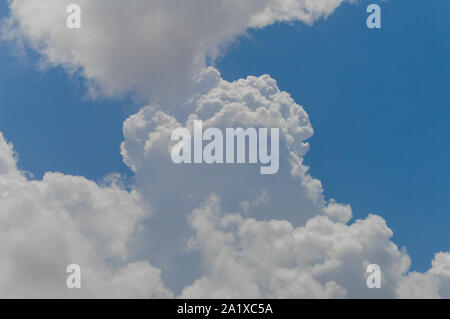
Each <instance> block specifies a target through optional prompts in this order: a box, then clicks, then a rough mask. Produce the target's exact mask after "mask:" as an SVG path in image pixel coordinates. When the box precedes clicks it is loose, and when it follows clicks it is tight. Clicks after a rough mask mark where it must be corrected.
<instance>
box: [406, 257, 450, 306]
mask: <svg viewBox="0 0 450 319" xmlns="http://www.w3.org/2000/svg"><path fill="white" fill-rule="evenodd" d="M431 265H432V267H431V269H430V270H428V271H427V272H426V273H419V272H411V273H409V274H408V276H407V277H406V278H405V280H404V281H403V282H402V283H401V285H400V287H399V288H398V296H399V297H400V298H447V299H448V298H450V253H449V252H447V253H444V252H441V253H438V254H436V256H435V258H434V260H433V261H432V263H431Z"/></svg>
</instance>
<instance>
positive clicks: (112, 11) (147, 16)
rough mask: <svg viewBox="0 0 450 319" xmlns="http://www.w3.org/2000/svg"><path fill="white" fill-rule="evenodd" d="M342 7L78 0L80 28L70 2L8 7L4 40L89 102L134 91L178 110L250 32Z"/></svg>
mask: <svg viewBox="0 0 450 319" xmlns="http://www.w3.org/2000/svg"><path fill="white" fill-rule="evenodd" d="M344 1H345V0H314V1H310V0H294V1H293V0H247V1H238V0H220V1H209V0H193V1H177V0H151V1H148V0H132V1H122V0H78V1H77V4H79V5H80V6H81V8H82V28H81V29H77V30H71V29H68V28H67V27H66V19H67V16H68V14H67V13H66V8H67V6H68V5H69V4H70V3H72V2H73V1H70V0H9V3H10V5H9V6H10V9H11V14H10V16H9V18H8V19H7V20H5V21H4V22H3V28H2V29H3V32H2V33H3V37H4V38H7V39H10V40H13V41H14V42H16V43H19V44H21V45H23V46H24V47H26V46H29V47H31V48H32V49H34V50H35V51H37V52H38V53H39V54H40V55H41V57H42V62H43V63H44V64H47V65H50V66H62V67H64V68H65V69H66V70H68V71H69V72H70V73H73V72H79V74H81V75H82V76H83V77H84V78H85V79H86V80H87V82H88V87H89V90H90V92H91V94H92V95H93V96H96V95H98V94H102V95H107V96H117V95H122V94H125V93H128V92H129V91H132V90H135V91H136V92H137V94H138V95H139V96H140V97H142V98H146V99H147V98H150V97H151V98H153V99H154V100H157V101H161V100H164V101H167V100H171V101H176V103H179V102H180V101H182V100H183V98H184V97H185V96H186V94H187V95H189V92H190V91H191V89H192V86H194V85H195V84H194V83H195V78H196V77H197V75H198V73H200V72H201V70H202V69H203V68H204V67H205V65H206V60H207V58H208V57H209V58H212V59H214V58H215V57H217V56H218V55H219V54H220V49H221V48H223V47H225V46H226V45H227V44H229V43H230V42H231V41H232V40H234V39H235V38H236V37H237V36H239V35H242V34H245V32H246V30H247V28H249V27H264V26H267V25H269V24H272V23H274V22H283V21H286V22H289V21H294V20H295V21H303V22H305V23H309V24H310V23H312V22H313V21H315V20H317V19H319V18H322V17H327V16H328V15H329V14H331V13H332V12H333V11H334V10H335V9H336V8H337V7H338V6H339V5H340V4H341V3H342V2H344Z"/></svg>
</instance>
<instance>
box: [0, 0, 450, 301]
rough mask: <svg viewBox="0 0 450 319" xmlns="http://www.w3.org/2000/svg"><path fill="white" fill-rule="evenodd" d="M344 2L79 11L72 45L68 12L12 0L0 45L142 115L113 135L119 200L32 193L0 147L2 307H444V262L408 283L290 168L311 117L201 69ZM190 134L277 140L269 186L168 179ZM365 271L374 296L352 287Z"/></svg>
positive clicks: (70, 185) (60, 3) (233, 0)
mask: <svg viewBox="0 0 450 319" xmlns="http://www.w3.org/2000/svg"><path fill="white" fill-rule="evenodd" d="M343 2H345V1H343V0H317V1H308V0H249V1H237V0H222V1H207V0H194V1H189V2H188V1H181V2H180V1H175V0H153V1H146V0H133V1H126V2H125V1H120V0H96V1H93V0H79V1H78V4H79V5H80V6H81V8H82V14H83V23H82V28H81V29H80V30H70V29H67V28H66V26H65V19H66V10H65V9H66V7H67V5H68V4H69V3H71V1H66V0H11V1H9V6H10V10H11V12H10V16H9V17H8V18H6V19H5V20H3V22H2V38H3V39H6V40H8V41H12V42H13V43H15V44H18V45H19V47H20V46H23V47H29V48H31V49H33V50H35V51H36V52H37V53H39V56H40V57H41V65H43V66H51V67H63V68H64V69H65V70H67V71H68V72H69V73H70V74H78V75H79V76H80V77H81V78H82V79H84V81H86V84H87V88H88V89H89V91H90V93H91V95H92V96H93V97H95V96H108V97H117V96H121V95H123V94H127V93H130V92H134V94H136V95H137V96H138V97H139V98H141V99H144V100H146V101H148V103H147V104H148V105H147V106H144V107H142V108H141V109H140V110H139V111H138V112H137V113H136V114H134V115H132V116H130V117H129V118H128V119H127V120H126V121H125V122H124V126H123V131H124V141H123V143H122V147H121V154H122V156H123V159H124V162H125V163H126V164H127V165H128V166H129V167H130V168H131V169H132V170H133V172H134V175H135V176H134V177H133V185H132V187H131V190H126V189H123V188H122V187H121V186H120V183H119V182H118V181H117V180H115V179H114V178H113V179H112V182H110V183H108V184H107V185H99V184H98V183H95V182H93V181H89V180H87V179H85V178H83V177H75V176H68V175H63V174H59V173H47V174H46V175H45V176H44V178H43V179H42V180H31V179H30V178H28V177H27V176H26V174H25V173H24V172H22V171H21V170H19V169H18V168H17V165H16V161H17V159H16V155H15V153H14V151H13V147H12V145H11V144H8V143H7V142H6V141H5V139H4V137H3V136H2V135H0V228H1V229H2V231H1V233H0V247H1V248H0V296H2V297H55V296H58V297H90V298H92V297H124V298H126V297H140V298H158V297H174V296H182V297H187V298H190V297H221V298H232V297H236V298H237V297H239V298H240V297H242V298H253V297H257V298H258V297H280V298H310V297H314V298H341V297H349V298H361V297H368V298H370V297H388V298H394V297H432V298H437V297H447V298H448V297H450V295H449V293H450V291H449V287H450V271H449V269H450V258H449V256H450V254H449V253H445V252H441V253H438V254H436V257H435V259H434V260H433V263H432V267H431V269H430V270H429V271H428V272H426V273H416V272H409V267H410V259H409V256H408V254H407V253H406V251H405V250H404V249H399V248H398V247H397V246H396V245H395V243H394V242H393V241H392V240H391V238H392V235H393V232H392V230H391V229H389V227H388V226H387V225H386V222H385V220H384V219H382V218H381V217H379V216H376V215H370V216H368V217H367V218H365V219H362V220H357V221H352V222H351V218H352V210H351V207H350V205H345V204H340V203H338V202H337V201H335V200H326V198H325V195H324V190H323V188H322V184H321V182H320V181H319V180H317V179H315V178H313V177H312V176H311V175H310V174H309V168H308V167H307V166H305V165H304V163H303V157H304V155H305V154H306V153H307V152H308V150H309V144H308V139H309V138H310V137H311V136H312V134H313V128H312V125H311V123H310V121H309V117H308V115H307V113H306V112H305V110H304V109H303V108H302V107H301V106H300V105H299V104H297V103H296V102H295V101H294V100H293V99H292V97H291V96H290V95H289V94H288V93H287V92H283V91H281V90H280V89H279V88H278V86H277V83H276V81H275V80H274V79H273V78H271V77H270V76H269V75H263V76H260V77H254V76H249V77H247V78H245V79H239V80H237V81H234V82H228V81H225V80H223V79H222V78H221V76H220V73H219V72H218V71H217V70H216V69H215V68H213V67H207V65H206V60H207V58H208V57H211V58H213V59H214V58H215V57H217V56H219V55H221V54H223V52H224V48H225V47H226V46H227V45H228V44H230V43H231V42H232V41H234V40H235V39H236V38H237V37H239V36H240V35H245V32H246V30H247V29H248V28H263V27H265V26H268V25H270V24H273V23H276V22H291V21H302V22H304V23H306V24H312V23H314V22H315V21H317V20H318V19H322V18H326V17H327V16H328V15H330V14H331V13H333V12H334V10H335V9H336V8H337V7H338V6H339V5H341V4H342V3H343ZM348 2H353V1H348ZM194 120H202V121H203V123H204V125H205V127H218V128H225V127H243V128H246V127H278V128H279V129H280V142H281V143H280V171H279V172H278V174H276V175H274V176H262V175H260V174H259V167H258V166H255V165H247V164H246V165H232V166H227V165H200V166H195V165H193V166H189V165H188V166H186V165H175V164H174V163H173V162H172V161H171V159H170V134H171V132H172V130H173V129H175V128H177V127H186V128H188V129H192V125H193V121H194ZM71 263H79V264H80V265H81V266H82V269H84V271H83V273H84V275H83V276H84V277H83V278H84V279H83V282H84V283H85V285H84V286H83V289H81V290H80V291H75V292H74V291H69V290H68V289H67V288H66V287H65V276H66V273H65V267H66V266H67V265H68V264H71ZM371 263H376V264H379V265H380V266H381V269H382V271H383V282H382V289H377V290H369V289H368V288H367V287H366V286H365V277H366V276H367V273H366V267H367V265H369V264H371Z"/></svg>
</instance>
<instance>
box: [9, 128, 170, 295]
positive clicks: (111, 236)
mask: <svg viewBox="0 0 450 319" xmlns="http://www.w3.org/2000/svg"><path fill="white" fill-rule="evenodd" d="M13 154H14V153H13V148H12V145H11V144H7V143H6V142H5V140H4V138H3V136H2V135H0V167H1V170H0V230H1V231H0V247H1V248H0V254H1V257H0V297H2V298H17V297H19V298H29V297H40V298H41V297H170V296H171V295H172V294H171V292H170V291H169V290H167V289H166V288H165V287H164V285H163V284H162V282H161V279H160V270H158V269H156V268H155V267H153V266H151V265H150V264H149V263H148V262H137V263H133V262H129V260H128V256H127V247H128V245H129V244H130V240H131V239H132V238H133V233H134V232H135V230H136V228H137V225H138V224H139V223H140V222H141V221H142V219H143V218H144V217H145V213H144V210H143V209H142V208H141V206H140V200H139V196H138V194H137V193H136V192H135V191H131V192H128V191H125V190H123V189H121V188H120V187H119V186H117V185H115V184H114V183H113V184H111V185H110V186H104V187H100V186H98V185H97V184H95V183H94V182H92V181H89V180H87V179H85V178H82V177H75V176H66V175H62V174H59V173H47V174H46V175H45V176H44V178H43V179H42V180H39V181H38V180H28V179H27V178H26V177H25V176H24V175H23V174H22V173H21V172H20V171H19V170H18V169H17V167H16V165H15V161H16V160H15V158H14V157H13ZM73 263H75V264H78V265H80V266H81V269H82V289H80V290H69V289H68V288H67V287H66V277H67V276H68V274H67V273H66V267H67V266H68V265H69V264H73Z"/></svg>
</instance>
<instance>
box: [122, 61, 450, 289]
mask: <svg viewBox="0 0 450 319" xmlns="http://www.w3.org/2000/svg"><path fill="white" fill-rule="evenodd" d="M214 74H215V75H214ZM204 75H205V77H206V78H207V79H209V81H210V82H211V83H210V84H209V85H207V86H209V87H211V89H210V90H209V91H207V92H206V93H203V94H199V95H195V98H194V99H193V100H192V101H191V102H192V103H191V107H190V110H192V113H190V114H187V115H184V117H183V115H178V116H172V115H169V114H168V113H166V112H164V111H163V110H161V109H159V108H156V107H152V106H147V107H144V108H142V109H141V110H140V111H139V112H138V113H137V114H135V115H133V116H131V117H130V118H129V119H128V120H127V121H126V122H125V123H124V136H125V140H124V142H123V144H122V155H123V157H124V161H125V163H126V164H127V165H129V166H130V168H132V170H133V171H134V172H135V183H136V187H137V189H138V190H139V192H140V194H142V196H143V198H145V199H146V200H149V201H150V202H151V203H152V205H153V206H154V207H155V216H154V218H152V220H151V222H150V224H149V225H148V229H149V234H147V236H148V237H147V238H153V240H148V241H149V242H158V243H162V242H163V243H164V247H169V249H164V250H161V249H158V248H160V247H156V246H155V247H150V246H147V247H145V249H144V250H145V251H146V253H147V254H149V255H152V254H154V252H155V251H158V254H156V255H154V256H157V258H153V259H154V260H156V262H161V264H158V266H160V267H162V268H163V269H164V271H165V272H166V275H167V277H168V278H177V279H176V282H172V283H171V288H173V289H174V290H175V291H179V290H180V288H183V286H185V287H184V288H183V289H182V292H181V296H182V297H186V298H201V297H220V298H248V297H252V298H253V297H255V298H258V297H263V298H266V297H280V298H342V297H349V298H381V297H383V298H394V297H398V296H404V295H405V294H404V291H412V290H411V289H410V288H409V287H408V285H411V286H412V287H415V289H417V290H418V291H421V292H422V293H424V294H425V292H423V291H422V290H420V285H419V282H420V281H424V282H427V285H430V291H433V292H434V294H427V296H430V297H433V296H434V297H439V296H445V294H442V293H440V292H439V291H441V292H442V291H444V290H445V288H439V287H440V286H437V285H438V284H439V285H444V287H446V285H447V284H446V283H445V282H444V281H442V278H443V277H442V275H439V276H437V275H428V273H427V274H417V275H414V273H411V274H408V270H409V266H410V259H409V257H408V255H407V253H406V252H405V250H403V249H399V248H398V247H397V246H396V245H395V243H394V242H392V240H391V237H392V235H393V232H392V231H391V229H389V227H388V226H387V225H386V222H385V220H384V219H383V218H381V217H379V216H376V215H370V216H368V217H367V218H366V219H362V220H358V221H354V222H350V221H351V218H352V209H351V207H350V206H349V205H343V204H340V203H338V202H336V201H335V200H329V201H326V200H325V197H324V191H323V189H322V186H321V183H320V181H319V180H317V179H314V178H313V177H311V176H310V174H309V173H308V167H307V166H305V165H304V164H303V156H304V155H305V154H306V152H307V151H308V149H309V144H308V142H307V140H308V139H309V138H310V137H311V136H312V134H313V129H312V126H311V124H310V122H309V118H308V115H307V114H306V112H305V111H304V109H303V108H302V107H301V106H300V105H298V104H297V103H295V101H294V100H293V99H292V98H291V97H290V95H289V94H288V93H286V92H283V91H280V90H279V88H278V86H277V84H276V81H275V80H274V79H272V78H271V77H270V76H268V75H263V76H260V77H254V76H249V77H248V78H246V79H240V80H237V81H234V82H228V81H225V80H223V79H221V78H220V74H219V73H218V71H217V70H215V69H213V68H209V69H208V70H207V71H205V72H204ZM213 75H214V76H213ZM183 118H184V120H183ZM198 119H200V120H202V121H203V126H204V128H206V127H218V128H221V129H225V128H226V127H243V128H248V127H278V128H280V140H281V142H280V162H281V165H280V171H279V172H278V174H276V175H274V176H267V175H265V176H264V175H260V174H259V170H258V166H256V165H248V164H245V165H226V164H223V165H194V164H192V165H176V164H174V163H173V162H172V160H171V158H170V149H171V145H172V144H171V142H170V135H171V132H172V130H173V129H175V128H177V127H180V126H181V127H186V128H187V129H189V130H191V131H192V130H193V121H194V120H198ZM211 193H213V195H211ZM187 216H188V217H187ZM155 239H156V240H155ZM186 247H187V248H188V249H189V250H190V251H191V254H187V255H184V256H183V254H184V253H185V251H186V249H187V248H186ZM161 251H163V252H161ZM192 254H196V255H195V258H193V257H192ZM162 260H164V262H162ZM174 260H176V261H177V263H174ZM372 263H376V264H378V265H380V267H381V269H382V272H383V277H382V289H379V290H378V289H376V290H370V289H368V288H367V286H366V277H367V275H368V273H367V272H366V267H367V266H368V265H369V264H372ZM175 264H177V265H178V266H174V265H175ZM167 265H171V266H169V267H168V266H167ZM186 265H188V266H187V267H186ZM444 265H448V264H447V261H446V260H445V259H444V258H440V259H439V267H437V266H436V267H434V268H433V269H440V270H439V271H440V272H439V274H441V273H445V271H443V270H442V269H445V266H444ZM189 270H195V271H189ZM431 272H432V273H436V270H433V271H432V270H430V273H431ZM177 273H182V274H183V278H180V277H176V274H177ZM417 276H419V277H420V278H419V279H420V280H419V279H415V277H417ZM423 276H425V277H423ZM187 278H189V280H187ZM186 282H188V283H187V284H186ZM180 283H182V284H180ZM439 289H440V290H439Z"/></svg>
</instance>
